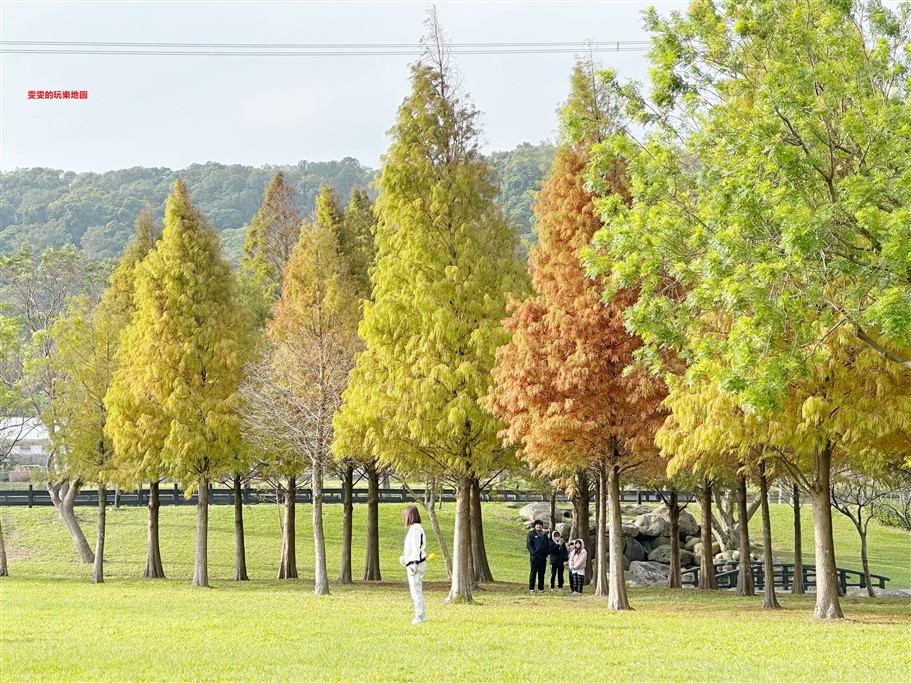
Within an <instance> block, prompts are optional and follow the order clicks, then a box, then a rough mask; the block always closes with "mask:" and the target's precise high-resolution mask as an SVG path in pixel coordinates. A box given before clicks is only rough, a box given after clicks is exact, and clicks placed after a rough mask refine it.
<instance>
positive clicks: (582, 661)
mask: <svg viewBox="0 0 911 683" xmlns="http://www.w3.org/2000/svg"><path fill="white" fill-rule="evenodd" d="M399 509H400V506H396V505H386V506H382V508H381V534H382V535H381V563H382V567H383V571H384V578H385V579H386V580H387V581H391V582H394V584H392V585H384V586H369V587H368V586H364V585H355V586H353V587H343V586H337V585H334V584H333V585H332V592H333V594H332V595H331V596H329V597H328V598H316V597H314V596H313V595H312V594H311V583H310V581H309V580H308V579H309V578H310V577H312V556H313V550H312V543H311V542H310V535H309V533H308V528H309V519H308V515H309V508H307V507H305V506H302V507H301V510H300V513H301V516H300V517H299V521H298V524H299V538H298V543H299V545H298V557H299V562H300V566H301V572H302V576H303V577H306V578H305V579H304V580H302V581H298V582H279V581H276V580H274V579H273V578H272V577H273V576H274V572H275V570H276V564H277V559H278V555H279V539H278V519H279V511H278V509H277V508H276V507H273V506H255V507H251V508H247V511H246V514H247V548H248V564H249V570H250V575H251V576H252V577H253V578H254V581H252V582H250V583H243V584H238V583H235V582H233V581H230V580H229V579H230V577H231V576H232V575H233V568H232V561H233V559H232V558H233V538H232V534H231V529H232V519H233V518H232V511H231V510H230V508H227V507H217V508H213V509H212V511H211V525H212V532H211V536H210V538H211V541H210V543H211V545H210V558H211V568H210V574H211V576H212V579H213V585H214V586H215V588H216V589H215V590H210V591H205V590H193V589H191V588H190V587H189V585H188V583H189V578H190V576H191V573H192V560H193V558H192V552H193V542H192V541H193V533H194V518H193V513H194V510H193V509H192V508H171V507H166V508H163V509H162V553H163V556H164V562H165V570H166V572H167V573H168V576H169V579H168V580H166V581H154V582H153V581H143V580H141V579H136V578H133V577H136V576H138V575H139V574H140V573H141V571H142V567H143V565H144V536H145V514H144V510H136V509H123V510H116V511H115V510H110V511H109V520H110V523H109V532H108V553H107V557H108V560H109V562H108V567H107V575H108V577H109V580H108V582H107V583H106V584H104V585H102V586H94V585H91V584H89V583H88V580H89V577H90V575H91V569H90V568H89V567H85V566H81V565H79V564H78V563H77V560H76V555H75V551H74V550H73V547H72V543H71V541H70V540H69V538H68V537H67V535H66V532H65V530H64V528H63V526H62V524H61V523H60V522H59V521H58V520H57V518H56V516H55V513H54V510H53V509H52V508H41V509H34V510H26V509H15V510H10V509H7V510H4V529H5V530H6V531H7V532H9V531H12V532H13V535H14V539H13V541H12V543H8V550H9V551H10V555H11V557H12V558H21V559H12V560H11V563H10V570H11V573H12V574H13V577H11V578H9V579H3V580H2V581H0V679H2V680H3V681H8V680H9V681H14V680H26V679H42V680H48V679H68V680H124V679H138V680H167V679H172V680H173V679H206V680H227V679H230V680H237V679H256V680H274V679H278V678H282V679H320V680H352V679H354V680H359V679H372V680H376V679H380V680H413V679H416V678H430V679H434V680H453V679H463V680H491V679H498V680H500V679H532V680H539V681H540V680H549V679H557V680H565V679H569V678H575V679H577V680H578V679H579V678H580V676H581V678H583V679H586V680H607V679H624V680H625V679H633V678H637V679H654V678H659V679H661V678H675V679H696V678H698V679H709V680H716V679H725V680H773V679H775V680H797V679H799V680H809V679H816V680H820V679H822V680H877V679H878V680H898V679H907V678H908V673H909V666H911V659H909V655H908V627H909V623H911V620H909V614H908V609H907V601H901V600H877V601H869V600H866V599H861V598H853V599H847V600H845V601H844V607H845V612H846V614H847V616H848V617H849V619H850V620H851V621H849V622H848V623H844V624H819V623H815V622H814V621H813V620H812V619H811V618H810V617H809V613H810V611H811V610H812V596H805V597H799V598H792V597H790V596H783V597H782V603H783V604H784V606H785V610H783V611H782V612H776V613H774V614H773V613H766V612H763V611H762V610H760V609H759V608H758V601H757V599H748V598H747V599H745V598H736V597H734V596H732V595H730V594H727V593H719V594H714V595H706V594H702V593H697V592H696V591H684V592H671V591H666V590H657V589H643V590H634V591H632V592H631V596H630V597H631V602H632V604H633V605H634V607H636V609H637V611H635V612H630V613H624V614H613V613H609V612H607V611H605V610H604V606H603V602H602V601H600V600H597V599H595V598H594V597H593V596H591V591H590V590H588V591H587V594H586V596H585V597H583V598H582V599H581V600H571V599H569V598H567V597H565V596H551V595H547V596H543V597H529V596H528V595H527V593H526V592H525V591H523V590H522V589H521V588H520V587H519V586H516V585H515V584H509V583H507V584H497V585H495V586H494V587H492V588H491V589H489V590H486V591H483V592H481V593H479V594H478V596H477V598H478V600H477V602H478V603H479V604H476V605H471V606H446V605H443V604H442V598H443V597H444V596H445V594H446V588H447V586H446V582H445V572H444V570H443V567H442V562H441V561H439V560H437V561H436V562H434V563H431V564H430V566H429V569H428V576H427V578H428V580H429V581H430V582H431V584H430V587H429V596H428V612H429V615H430V617H431V622H429V623H428V624H425V625H423V626H421V627H418V628H412V627H410V625H409V624H408V619H409V617H410V614H409V608H410V604H409V603H410V601H409V599H408V596H407V590H406V588H405V586H404V582H403V577H402V576H401V569H400V568H399V567H398V563H397V557H398V554H399V545H400V543H401V539H402V537H403V531H402V529H401V528H400V523H399ZM773 509H774V508H773ZM79 512H80V516H81V517H82V519H83V524H84V527H85V528H86V531H87V532H89V533H88V536H89V538H90V540H91V539H92V537H93V533H91V528H92V522H93V515H92V513H93V511H92V510H91V509H88V508H82V509H80V511H79ZM451 512H452V506H447V507H446V509H444V510H443V515H442V518H443V525H444V530H447V533H451V526H452V519H451V517H450V514H451ZM775 512H776V514H775V520H776V527H777V526H779V525H780V526H784V525H786V524H787V523H788V519H789V518H788V516H787V513H788V509H787V508H785V507H782V508H780V509H776V510H775ZM513 514H514V511H512V510H509V509H507V508H505V507H503V506H500V505H488V506H487V507H486V510H485V515H486V520H487V523H486V524H485V533H486V535H487V545H488V549H489V552H490V555H491V558H490V559H491V564H492V566H493V571H494V574H495V576H496V577H497V578H498V579H500V580H502V581H521V580H522V579H523V578H524V574H525V572H526V569H525V567H526V562H527V561H526V559H525V555H524V548H523V547H522V540H523V539H522V536H523V532H522V530H521V528H520V527H519V525H518V524H517V523H516V522H515V521H514V520H513V519H512V516H513ZM364 518H365V515H364V510H363V508H358V509H357V516H356V519H355V529H356V536H355V537H356V545H355V558H354V560H355V574H356V575H357V574H358V569H359V567H360V564H361V563H362V562H363V555H362V551H361V550H360V546H361V544H362V529H363V527H364V521H365V519H364ZM340 522H341V508H340V507H339V506H329V507H328V508H327V532H328V533H327V542H328V544H329V550H328V552H329V559H330V576H331V577H332V578H334V576H335V575H336V574H337V571H338V564H337V563H338V559H337V558H338V555H339V538H340V528H341V523H340ZM425 526H427V528H428V530H429V524H428V525H425ZM848 530H849V531H850V529H848ZM780 535H782V536H783V534H780ZM841 537H842V534H841V533H838V536H837V538H839V539H841ZM883 538H886V539H888V538H892V537H891V536H889V535H886V536H884V537H883ZM898 538H901V539H904V540H905V541H906V540H907V535H905V536H904V537H894V538H893V541H894V540H895V539H898ZM837 542H841V541H840V540H839V541H837ZM876 545H880V544H875V545H874V551H875V547H876ZM430 546H431V547H430V549H431V550H433V549H435V548H434V546H435V543H434V542H433V541H432V539H431V543H430ZM904 547H905V549H907V544H905V546H904ZM901 552H902V551H901V546H899V549H898V550H895V549H890V550H888V551H886V552H885V554H883V555H881V556H882V557H884V558H886V557H889V556H892V557H895V558H900V557H901ZM809 554H811V553H808V555H809ZM782 555H783V553H782ZM25 556H27V557H25ZM904 557H905V560H906V562H905V564H906V565H907V552H905V555H904ZM884 561H885V560H884ZM873 566H874V571H875V570H876V569H879V568H880V566H881V565H879V564H877V561H875V560H874V564H873ZM884 573H888V572H884ZM52 577H53V578H55V579H56V580H48V579H50V578H52ZM741 627H744V628H745V629H746V632H747V633H748V636H747V637H740V636H739V635H738V629H739V628H741ZM795 636H796V637H795ZM74 653H78V654H74ZM822 653H827V654H826V655H825V656H824V655H823V654H822ZM570 659H573V660H574V661H575V664H574V665H573V667H574V668H575V669H576V670H575V671H574V670H573V668H570V665H569V662H570ZM580 672H584V674H580Z"/></svg>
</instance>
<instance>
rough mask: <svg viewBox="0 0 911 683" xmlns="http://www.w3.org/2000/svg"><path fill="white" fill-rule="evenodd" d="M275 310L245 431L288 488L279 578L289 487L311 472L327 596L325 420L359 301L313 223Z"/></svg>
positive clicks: (351, 344) (286, 545)
mask: <svg viewBox="0 0 911 683" xmlns="http://www.w3.org/2000/svg"><path fill="white" fill-rule="evenodd" d="M274 310H275V317H274V319H273V320H272V321H271V322H270V323H269V326H268V330H267V331H268V337H269V342H270V343H269V347H268V355H267V357H266V359H265V360H264V361H263V363H261V364H260V365H259V366H257V368H255V369H254V376H253V379H252V382H248V383H247V384H245V388H244V395H245V399H246V404H247V406H248V407H249V413H248V415H247V419H246V420H245V430H246V432H247V433H248V434H249V436H250V438H251V440H252V441H253V442H254V443H255V444H256V445H257V446H258V447H259V448H260V449H261V450H262V451H263V452H264V453H269V454H271V458H270V459H269V460H268V461H267V463H266V466H267V468H268V469H269V470H271V471H273V472H275V473H276V474H279V475H282V476H284V477H285V479H286V481H287V482H288V490H287V492H286V508H285V510H286V516H285V525H284V532H285V533H284V537H283V542H282V565H281V569H280V572H279V578H296V573H297V567H296V564H295V563H294V558H295V557H296V551H295V547H294V543H295V536H294V493H295V490H296V486H295V481H296V479H297V478H298V477H300V476H301V475H302V474H303V472H304V470H305V468H306V467H307V466H308V465H309V467H310V470H311V474H312V476H311V482H312V490H313V543H314V548H315V557H316V571H315V585H314V592H315V593H316V594H317V595H327V594H328V593H329V580H328V575H327V571H326V545H325V534H324V532H323V509H322V505H323V494H322V482H323V473H324V469H325V466H326V464H327V461H328V459H329V451H330V448H331V445H332V436H333V434H332V416H333V414H334V413H335V411H336V409H337V408H338V406H339V404H340V402H341V396H342V391H343V390H344V388H345V385H346V383H347V379H348V373H349V371H350V369H351V367H352V365H353V362H354V352H355V350H356V348H357V346H358V339H357V322H358V299H357V295H356V292H355V289H354V287H353V286H352V284H351V282H350V279H349V277H348V273H347V269H346V267H345V264H344V263H343V262H342V261H341V259H340V258H339V257H338V254H337V245H336V243H335V238H334V236H333V234H332V231H331V230H330V229H329V228H328V227H327V226H326V225H325V224H323V223H322V222H321V221H320V220H317V222H316V225H315V226H314V227H313V228H312V229H309V230H305V231H304V232H302V233H301V237H300V243H299V244H298V246H297V249H296V250H295V253H294V256H293V257H292V258H291V261H290V262H289V263H288V267H287V268H286V271H285V279H284V283H283V285H282V295H281V298H280V299H279V300H278V301H277V302H276V304H275V308H274ZM282 572H284V574H285V575H284V576H283V575H282ZM292 574H293V576H292Z"/></svg>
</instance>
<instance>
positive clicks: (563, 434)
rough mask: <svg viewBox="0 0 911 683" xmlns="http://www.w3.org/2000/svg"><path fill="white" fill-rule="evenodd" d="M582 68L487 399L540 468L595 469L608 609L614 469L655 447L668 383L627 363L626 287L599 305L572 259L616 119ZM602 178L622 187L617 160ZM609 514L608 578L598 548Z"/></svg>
mask: <svg viewBox="0 0 911 683" xmlns="http://www.w3.org/2000/svg"><path fill="white" fill-rule="evenodd" d="M590 69H592V65H591V64H590V63H585V62H582V63H579V64H577V65H576V67H575V69H574V72H573V77H572V93H571V95H570V99H569V103H568V105H567V110H568V111H567V112H565V119H564V120H565V121H566V118H568V119H570V121H571V122H572V123H573V124H574V127H575V128H576V129H577V130H578V129H579V126H578V123H579V121H580V120H585V121H587V122H589V125H586V126H583V127H582V128H583V129H584V135H581V136H578V137H576V136H572V131H570V134H571V137H576V139H574V140H570V141H567V142H565V143H564V144H563V145H562V146H561V147H560V148H559V150H558V152H557V155H556V157H555V159H554V162H553V166H552V168H551V171H550V174H549V176H548V178H547V180H546V181H545V183H544V186H543V188H542V190H541V192H540V193H539V196H538V201H537V204H536V206H535V215H536V217H537V227H538V231H539V237H540V241H539V244H538V246H537V247H536V248H535V249H534V250H533V251H532V253H531V256H530V259H529V261H530V264H529V270H530V273H531V279H532V284H533V286H534V290H535V292H536V296H533V297H532V298H530V299H528V300H526V301H523V302H515V301H514V302H512V304H511V312H512V315H511V316H510V317H509V318H507V319H506V320H505V321H504V323H503V324H504V327H505V328H506V329H507V330H508V331H509V332H510V334H511V340H510V342H509V343H508V344H506V345H505V346H503V347H501V348H500V349H499V350H498V353H497V364H496V366H495V368H494V370H493V376H494V387H493V389H492V391H491V393H490V395H489V396H488V406H489V408H490V409H491V411H492V412H493V413H494V414H496V415H497V416H498V417H500V418H501V419H502V420H504V421H505V422H506V423H507V427H506V428H505V429H504V430H503V431H502V432H501V437H502V438H503V440H504V441H505V442H506V443H508V444H515V445H518V446H519V448H520V456H521V457H523V458H524V459H525V460H526V461H527V462H528V463H529V464H530V465H531V466H532V467H533V468H534V469H535V470H536V471H538V472H540V473H541V474H557V473H563V472H565V471H566V470H568V469H579V468H588V467H594V468H595V470H596V471H597V473H598V479H599V487H598V491H599V495H598V514H597V516H596V517H597V520H598V524H597V526H598V529H597V539H598V542H597V545H596V564H597V585H596V590H595V592H596V594H597V595H602V596H603V595H605V594H606V595H608V607H609V608H610V609H628V608H629V602H628V599H627V595H626V584H625V582H624V575H623V570H624V566H623V535H622V526H621V525H622V521H621V517H620V477H621V475H622V473H623V472H625V471H627V470H629V469H632V468H635V467H638V466H640V465H641V464H643V462H644V461H646V460H647V459H649V458H652V457H654V455H655V447H654V433H655V431H656V430H657V428H658V427H659V426H660V424H661V423H662V422H663V420H664V417H665V412H664V410H663V408H662V407H661V401H662V400H663V398H664V396H665V388H664V384H663V383H662V382H660V381H659V380H656V379H655V378H653V377H652V376H650V375H648V374H647V373H645V372H644V371H640V370H638V369H633V371H632V372H626V373H625V372H624V371H626V370H627V368H630V367H631V366H632V365H633V363H634V359H633V353H634V352H635V351H636V349H638V348H639V347H640V346H641V341H640V340H639V339H638V338H637V337H635V336H633V335H631V334H630V333H629V332H627V330H626V328H625V327H624V324H623V313H624V310H625V308H626V307H627V306H629V305H630V304H632V303H633V302H634V301H635V299H636V293H635V291H632V290H626V291H622V292H620V293H619V294H618V295H617V296H615V297H614V299H613V300H612V302H611V303H610V304H609V305H607V306H605V305H604V304H603V303H602V302H601V292H603V291H604V284H605V283H604V281H603V280H597V279H590V278H588V277H587V276H586V273H585V270H584V268H583V266H582V264H581V253H582V251H583V250H584V249H585V248H586V247H587V245H588V244H589V242H590V241H591V238H592V236H593V235H594V234H595V232H596V231H597V230H599V229H600V228H601V227H602V224H601V222H600V220H599V219H598V218H597V217H596V216H595V213H594V204H593V196H592V194H591V193H590V192H589V191H588V190H586V164H587V159H588V154H589V150H590V149H591V145H592V144H594V143H596V142H598V140H599V139H600V138H601V137H603V135H604V134H605V133H606V132H608V131H607V130H606V129H607V128H608V127H609V126H611V125H616V124H614V123H613V122H612V121H611V120H610V117H609V116H605V113H609V111H607V112H606V107H608V106H609V102H606V101H605V99H604V98H603V97H602V96H601V94H600V93H599V92H598V90H597V88H598V86H597V82H596V81H595V80H594V79H592V78H590V77H589V76H590V71H589V70H590ZM580 112H581V114H582V116H580ZM615 120H616V119H614V121H615ZM566 127H567V128H569V126H568V125H567V126H566ZM604 186H605V187H610V188H611V189H612V191H613V192H616V193H624V194H625V189H624V183H623V170H622V168H621V167H620V166H619V165H615V166H614V167H613V169H612V177H610V178H605V179H604ZM605 508H608V511H609V514H605ZM608 517H609V519H610V521H609V524H610V530H609V538H610V551H609V556H610V571H609V579H608V571H607V563H606V560H607V557H606V555H607V553H605V547H604V546H605V539H606V533H605V532H606V531H607V530H606V529H605V520H606V519H607V518H608ZM608 581H609V583H608Z"/></svg>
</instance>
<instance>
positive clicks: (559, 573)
mask: <svg viewBox="0 0 911 683" xmlns="http://www.w3.org/2000/svg"><path fill="white" fill-rule="evenodd" d="M554 579H556V580H557V588H563V563H562V562H557V563H556V564H552V565H550V587H551V588H553V587H554Z"/></svg>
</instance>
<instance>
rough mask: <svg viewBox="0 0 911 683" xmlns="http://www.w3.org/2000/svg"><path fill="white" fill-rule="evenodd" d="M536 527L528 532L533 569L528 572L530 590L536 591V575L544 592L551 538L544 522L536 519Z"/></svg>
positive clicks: (528, 546) (540, 589)
mask: <svg viewBox="0 0 911 683" xmlns="http://www.w3.org/2000/svg"><path fill="white" fill-rule="evenodd" d="M533 526H534V528H533V529H532V530H531V531H529V532H528V538H527V539H526V540H525V547H526V548H527V549H528V560H529V563H530V564H531V571H530V572H529V574H528V591H529V592H530V593H534V592H535V577H536V576H537V578H538V590H539V591H540V592H541V593H543V592H544V570H545V569H546V568H547V556H548V555H550V549H551V540H550V537H548V535H547V534H545V533H544V522H542V521H541V520H540V519H536V520H535V523H534V525H533Z"/></svg>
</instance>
